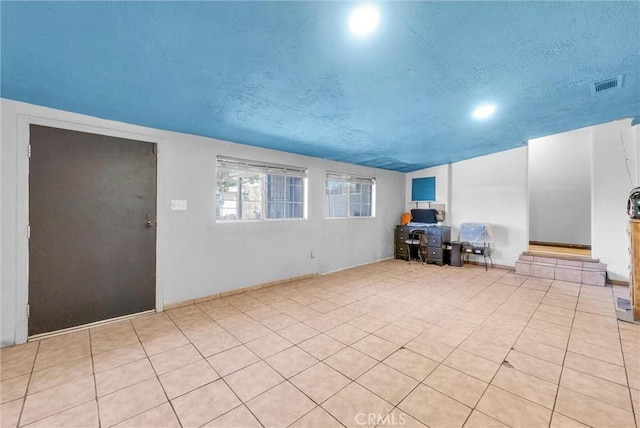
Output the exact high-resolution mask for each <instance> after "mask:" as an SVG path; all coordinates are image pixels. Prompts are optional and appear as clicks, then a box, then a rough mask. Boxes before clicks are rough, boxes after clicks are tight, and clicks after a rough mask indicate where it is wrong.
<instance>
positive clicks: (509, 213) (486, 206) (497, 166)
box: [449, 147, 529, 266]
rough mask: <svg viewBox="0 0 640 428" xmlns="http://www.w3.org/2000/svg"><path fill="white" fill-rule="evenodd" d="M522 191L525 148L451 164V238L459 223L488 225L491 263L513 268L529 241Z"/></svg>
mask: <svg viewBox="0 0 640 428" xmlns="http://www.w3.org/2000/svg"><path fill="white" fill-rule="evenodd" d="M526 189H527V148H526V147H521V148H517V149H513V150H507V151H504V152H500V153H495V154H492V155H487V156H482V157H478V158H475V159H469V160H466V161H462V162H457V163H454V164H452V171H451V212H450V217H449V218H450V219H451V224H452V225H453V227H452V234H453V236H456V237H457V236H458V233H459V226H460V224H462V223H488V224H490V225H491V227H492V229H493V235H494V241H495V249H494V252H493V261H494V263H496V264H499V265H503V266H514V265H515V262H516V260H517V259H518V256H519V255H520V254H521V253H522V251H524V250H526V249H527V247H528V242H529V233H528V232H529V231H528V206H527V191H526Z"/></svg>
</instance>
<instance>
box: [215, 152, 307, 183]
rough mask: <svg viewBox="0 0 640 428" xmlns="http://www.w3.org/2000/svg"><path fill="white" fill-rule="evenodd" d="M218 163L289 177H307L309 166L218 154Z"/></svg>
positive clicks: (234, 167) (229, 167)
mask: <svg viewBox="0 0 640 428" xmlns="http://www.w3.org/2000/svg"><path fill="white" fill-rule="evenodd" d="M217 164H218V166H219V167H222V168H226V169H235V170H241V171H255V172H260V173H264V174H269V175H287V176H289V177H301V178H306V177H307V168H303V167H299V166H291V165H281V164H275V163H269V162H260V161H253V160H248V159H239V158H231V157H226V156H218V157H217Z"/></svg>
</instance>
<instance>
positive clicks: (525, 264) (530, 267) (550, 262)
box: [515, 252, 607, 286]
mask: <svg viewBox="0 0 640 428" xmlns="http://www.w3.org/2000/svg"><path fill="white" fill-rule="evenodd" d="M515 266H516V274H518V275H524V276H531V277H535V278H546V279H553V280H559V281H567V282H574V283H580V284H589V285H597V286H604V285H605V284H606V280H607V265H606V264H605V263H600V261H599V260H597V259H591V258H574V257H569V258H567V257H565V256H560V257H549V256H540V255H534V254H530V253H528V252H525V253H522V254H521V255H520V257H519V259H518V261H516V264H515Z"/></svg>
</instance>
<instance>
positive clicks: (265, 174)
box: [215, 155, 308, 223]
mask: <svg viewBox="0 0 640 428" xmlns="http://www.w3.org/2000/svg"><path fill="white" fill-rule="evenodd" d="M223 170H226V171H236V172H244V173H252V172H255V175H258V176H259V177H260V183H261V190H260V206H261V211H260V218H256V219H246V218H244V219H243V218H241V217H242V213H240V216H238V207H236V218H232V219H225V218H221V215H220V212H219V206H218V203H219V202H218V201H222V203H224V200H225V199H224V196H222V198H220V196H219V195H221V192H220V187H219V180H220V174H221V171H223ZM269 176H281V177H285V180H284V182H285V184H284V193H285V198H284V200H283V201H273V200H272V201H269V198H268V196H269ZM289 177H290V178H298V179H301V180H302V183H301V186H300V191H301V192H302V200H301V201H300V202H298V201H290V200H287V197H286V195H287V192H288V189H287V183H288V180H287V178H289ZM307 181H308V169H307V168H305V167H298V166H290V165H282V164H275V163H270V162H261V161H253V160H248V159H239V158H232V157H227V156H220V155H218V156H217V158H216V201H215V203H216V213H215V221H216V223H245V222H251V223H256V222H257V223H259V222H267V221H269V222H271V221H288V220H306V219H307V205H308V184H307ZM237 197H238V196H237V194H236V201H237V200H238V199H237ZM240 197H242V196H240ZM273 203H283V204H284V205H285V207H286V206H287V204H289V205H292V204H298V203H300V204H301V207H300V208H301V216H300V217H286V216H285V217H271V218H270V217H269V209H270V206H271V205H270V204H273ZM220 208H221V207H220ZM286 212H287V210H286V209H285V215H286ZM239 217H240V218H239Z"/></svg>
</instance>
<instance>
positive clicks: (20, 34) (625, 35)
mask: <svg viewBox="0 0 640 428" xmlns="http://www.w3.org/2000/svg"><path fill="white" fill-rule="evenodd" d="M355 5H356V3H343V2H278V1H268V2H176V1H174V2H6V1H3V2H2V3H1V6H0V7H1V14H2V22H1V25H2V28H1V35H2V40H1V43H2V45H1V48H2V52H1V53H2V57H1V60H2V64H1V67H2V68H1V72H2V74H1V79H2V85H1V91H2V93H1V95H2V97H4V98H8V99H12V100H18V101H24V102H28V103H33V104H38V105H43V106H48V107H54V108H57V109H62V110H67V111H72V112H78V113H83V114H88V115H92V116H97V117H101V118H107V119H113V120H118V121H122V122H127V123H133V124H138V125H144V126H150V127H154V128H160V129H167V130H172V131H179V132H186V133H190V134H196V135H204V136H208V137H214V138H219V139H223V140H229V141H233V142H238V143H243V144H249V145H254V146H260V147H267V148H273V149H277V150H283V151H288V152H294V153H300V154H305V155H310V156H317V157H322V158H327V159H334V160H339V161H345V162H351V163H356V164H362V165H368V166H373V167H377V168H385V169H391V170H397V171H405V172H406V171H412V170H416V169H420V168H424V167H428V166H434V165H440V164H444V163H449V162H454V161H459V160H462V159H468V158H472V157H475V156H480V155H484V154H488V153H493V152H497V151H502V150H506V149H510V148H514V147H518V146H521V145H523V144H524V143H525V141H526V140H528V139H530V138H535V137H540V136H544V135H549V134H553V133H557V132H562V131H567V130H571V129H576V128H580V127H584V126H589V125H595V124H599V123H604V122H608V121H611V120H615V119H622V118H627V117H637V116H638V115H640V24H639V22H640V2H638V1H632V2H606V1H600V2H568V1H565V2H477V1H474V2H389V3H386V2H385V3H379V7H380V10H381V15H382V21H381V26H380V28H379V29H378V31H377V32H376V33H374V34H373V35H372V36H370V37H368V38H363V39H356V38H354V37H352V36H351V35H350V34H349V33H348V30H347V25H346V23H347V19H348V15H349V12H350V11H351V10H352V9H353V8H354V6H355ZM619 74H623V75H624V78H623V79H624V80H623V86H622V88H621V89H620V90H616V91H611V92H609V93H606V92H605V93H602V94H599V95H597V96H592V95H591V92H590V90H589V84H590V83H592V82H595V81H599V80H602V79H604V78H608V77H611V76H616V75H619ZM483 102H493V103H495V104H496V106H497V113H496V115H495V116H494V117H493V118H491V119H489V120H486V121H484V122H478V121H475V120H473V119H472V118H471V112H472V110H473V109H474V108H475V107H476V106H477V105H479V104H481V103H483Z"/></svg>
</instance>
